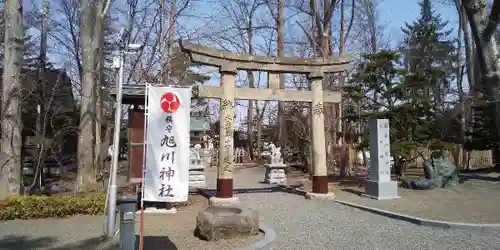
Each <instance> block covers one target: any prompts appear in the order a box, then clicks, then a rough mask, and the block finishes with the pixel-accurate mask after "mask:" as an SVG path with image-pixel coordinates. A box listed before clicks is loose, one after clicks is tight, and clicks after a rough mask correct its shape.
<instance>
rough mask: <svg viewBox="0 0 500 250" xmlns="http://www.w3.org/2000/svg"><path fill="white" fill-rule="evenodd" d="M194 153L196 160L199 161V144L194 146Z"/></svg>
mask: <svg viewBox="0 0 500 250" xmlns="http://www.w3.org/2000/svg"><path fill="white" fill-rule="evenodd" d="M193 148H194V151H195V153H196V158H197V159H200V149H201V145H200V144H196V145H194V147H193Z"/></svg>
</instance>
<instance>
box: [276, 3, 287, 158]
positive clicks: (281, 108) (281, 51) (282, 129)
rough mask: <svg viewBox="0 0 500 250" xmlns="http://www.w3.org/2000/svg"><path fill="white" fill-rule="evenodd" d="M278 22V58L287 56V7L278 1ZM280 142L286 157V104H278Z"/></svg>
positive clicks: (283, 76) (281, 80)
mask: <svg viewBox="0 0 500 250" xmlns="http://www.w3.org/2000/svg"><path fill="white" fill-rule="evenodd" d="M277 2H278V6H277V12H278V15H277V16H276V17H275V20H276V33H277V52H278V53H277V54H278V57H283V56H285V14H284V13H285V10H284V9H285V7H284V5H283V0H278V1H277ZM279 79H280V80H279V81H280V89H284V88H285V75H284V74H280V76H279ZM278 141H279V145H280V147H281V154H282V155H283V157H286V154H285V150H286V114H285V102H279V103H278Z"/></svg>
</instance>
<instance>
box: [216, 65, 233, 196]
mask: <svg viewBox="0 0 500 250" xmlns="http://www.w3.org/2000/svg"><path fill="white" fill-rule="evenodd" d="M220 73H221V88H222V97H221V99H220V126H219V136H220V137H219V139H220V143H219V166H218V169H217V194H216V196H217V198H231V197H233V165H234V135H233V133H234V106H235V105H234V88H235V85H236V75H237V73H238V71H237V69H236V67H235V66H234V65H232V64H225V65H222V66H221V67H220Z"/></svg>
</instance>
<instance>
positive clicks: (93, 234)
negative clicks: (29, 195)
mask: <svg viewBox="0 0 500 250" xmlns="http://www.w3.org/2000/svg"><path fill="white" fill-rule="evenodd" d="M205 205H206V203H204V202H197V203H195V204H193V205H191V206H189V207H185V208H182V209H180V210H178V212H177V213H176V214H175V215H146V216H145V221H144V222H145V224H144V225H145V237H144V249H146V250H156V249H165V250H177V249H180V250H184V249H186V250H191V249H197V250H213V249H218V250H229V249H233V248H240V247H245V246H248V245H250V244H252V243H254V242H257V241H259V240H260V239H262V238H263V235H262V234H260V235H256V236H252V237H247V238H235V239H231V240H221V241H217V242H206V241H202V240H200V239H198V238H196V237H194V236H193V230H194V228H195V226H196V215H197V214H198V212H199V211H201V210H202V209H203V207H204V206H205ZM137 220H139V217H137ZM103 222H104V217H102V216H75V217H70V218H65V219H42V220H26V221H22V220H14V221H6V222H1V224H0V250H3V249H6V250H7V249H9V250H10V249H13V250H14V249H15V250H24V249H26V250H28V249H43V250H72V249H83V250H86V249H88V250H97V249H101V250H116V249H118V248H117V247H116V246H113V245H112V244H106V243H103V242H102V241H101V237H100V236H101V235H102V232H103V225H104V224H103ZM139 228H140V224H139V223H138V222H137V224H136V232H139ZM138 242H139V240H138V238H137V242H136V243H137V244H138ZM112 243H113V242H112ZM114 243H116V241H115V242H114Z"/></svg>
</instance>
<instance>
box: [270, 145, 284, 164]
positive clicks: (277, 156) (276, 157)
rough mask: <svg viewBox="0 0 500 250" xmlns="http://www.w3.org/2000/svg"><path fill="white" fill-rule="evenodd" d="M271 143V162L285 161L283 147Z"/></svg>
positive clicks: (279, 162)
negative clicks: (282, 154)
mask: <svg viewBox="0 0 500 250" xmlns="http://www.w3.org/2000/svg"><path fill="white" fill-rule="evenodd" d="M271 145H272V146H273V147H272V148H271V164H281V163H283V159H282V158H281V148H280V147H276V146H275V145H274V144H271Z"/></svg>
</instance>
